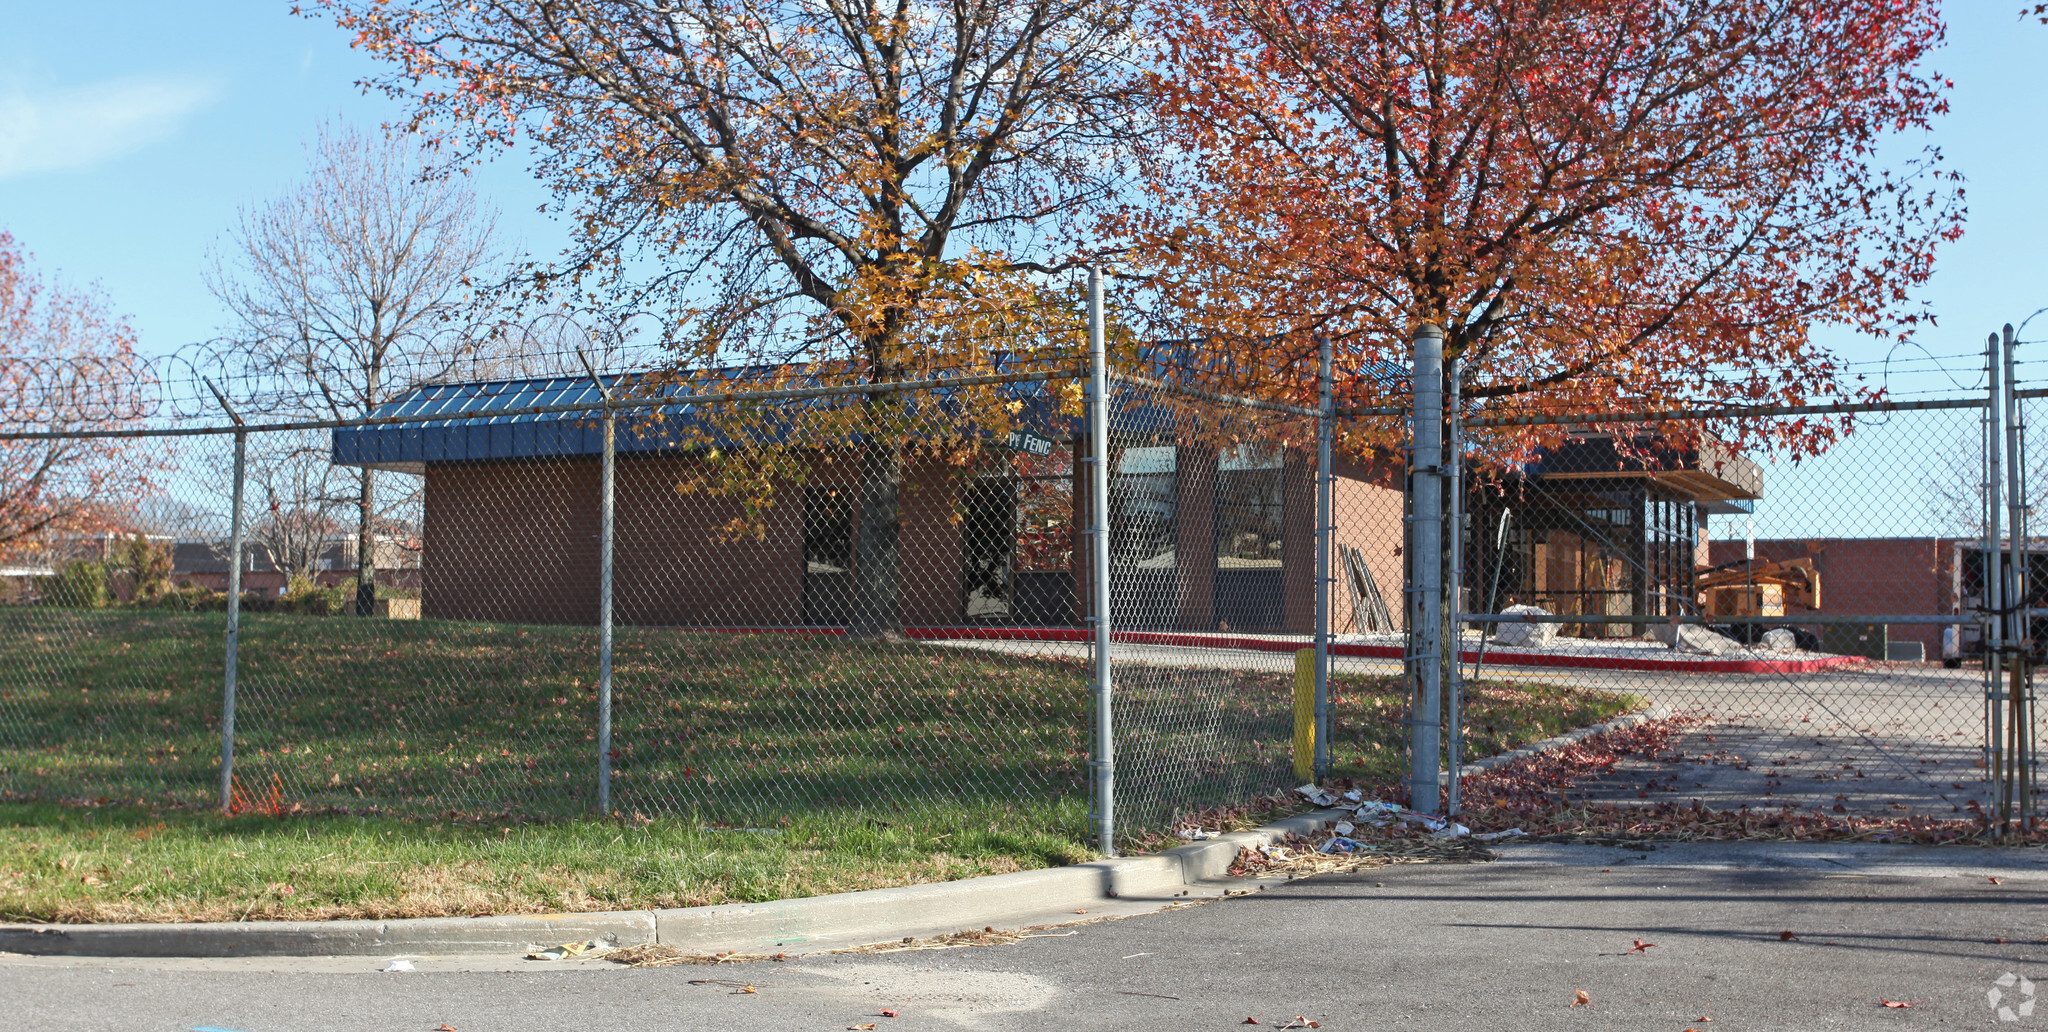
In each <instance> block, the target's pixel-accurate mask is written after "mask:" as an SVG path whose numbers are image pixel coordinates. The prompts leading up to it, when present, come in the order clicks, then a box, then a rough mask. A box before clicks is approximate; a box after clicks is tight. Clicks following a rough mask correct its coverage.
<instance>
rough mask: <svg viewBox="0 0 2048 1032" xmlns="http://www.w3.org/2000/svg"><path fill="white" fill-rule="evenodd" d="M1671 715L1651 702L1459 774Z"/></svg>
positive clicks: (1445, 776) (1502, 764)
mask: <svg viewBox="0 0 2048 1032" xmlns="http://www.w3.org/2000/svg"><path fill="white" fill-rule="evenodd" d="M1670 715H1671V707H1669V706H1666V705H1664V704H1663V703H1661V702H1658V703H1651V704H1650V705H1648V706H1645V707H1643V708H1642V709H1639V710H1637V711H1635V712H1634V713H1624V714H1622V715H1621V716H1618V717H1615V718H1614V719H1612V720H1606V721H1602V722H1600V723H1598V724H1588V725H1586V726H1585V727H1582V728H1577V729H1575V730H1571V731H1566V732H1565V733H1564V734H1561V735H1558V736H1557V737H1555V738H1546V739H1544V740H1542V741H1540V742H1530V743H1529V744H1528V745H1525V746H1523V747H1521V748H1520V749H1510V750H1508V751H1507V752H1504V753H1499V754H1497V755H1493V756H1488V757H1487V758H1485V759H1483V760H1474V761H1472V762H1471V763H1467V764H1464V765H1462V766H1460V767H1459V768H1458V773H1459V775H1461V776H1463V777H1468V778H1469V777H1473V776H1476V775H1479V774H1484V773H1486V772H1487V771H1490V770H1494V769H1497V768H1500V767H1505V766H1507V765H1508V764H1510V763H1517V762H1520V761H1522V760H1526V759H1528V758H1530V757H1532V756H1541V755H1542V754H1544V753H1547V752H1555V751H1557V750H1559V749H1562V748H1564V747H1565V746H1567V745H1574V744H1577V743H1579V742H1583V741H1585V740H1586V739H1588V738H1591V737H1593V736H1594V735H1604V734H1606V733H1607V732H1609V731H1620V730H1623V729H1624V728H1631V727H1634V726H1636V725H1637V724H1644V723H1648V722H1650V721H1652V720H1663V719H1664V718H1666V717H1669V716H1670ZM1450 780H1451V774H1450V772H1449V771H1445V772H1444V774H1443V777H1442V778H1441V779H1439V783H1441V784H1449V783H1450Z"/></svg>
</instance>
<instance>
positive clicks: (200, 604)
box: [134, 583, 228, 613]
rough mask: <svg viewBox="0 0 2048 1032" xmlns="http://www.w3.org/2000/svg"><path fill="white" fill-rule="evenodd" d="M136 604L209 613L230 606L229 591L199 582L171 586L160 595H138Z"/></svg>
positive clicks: (154, 607)
mask: <svg viewBox="0 0 2048 1032" xmlns="http://www.w3.org/2000/svg"><path fill="white" fill-rule="evenodd" d="M134 604H135V605H137V606H144V607H148V608H153V609H171V610H177V611H179V612H192V613H207V612H222V611H224V610H226V609H227V607H228V596H227V592H224V591H215V590H213V589H212V588H207V587H202V586H200V585H197V584H190V583H188V584H184V585H180V586H179V587H175V588H171V589H169V590H168V591H165V592H163V593H162V594H160V595H155V596H144V595H137V596H136V597H135V601H134Z"/></svg>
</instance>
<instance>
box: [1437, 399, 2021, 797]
mask: <svg viewBox="0 0 2048 1032" xmlns="http://www.w3.org/2000/svg"><path fill="white" fill-rule="evenodd" d="M1998 379H1999V378H1998V377H1996V376H1994V377H1993V378H1992V384H1993V387H1992V392H1991V396H1990V397H1989V398H1959V399H1953V400H1945V401H1932V402H1917V403H1896V404H1895V403H1872V404H1864V405H1840V406H1803V407H1799V408H1797V409H1787V410H1777V411H1774V410H1771V409H1760V408H1757V407H1749V408H1737V407H1729V408H1722V409H1715V410H1702V411H1698V412H1690V413H1658V414H1648V413H1643V414H1617V415H1610V416H1597V415H1581V416H1571V415H1560V416H1534V417H1522V418H1497V417H1495V418H1489V417H1488V416H1487V415H1486V414H1485V413H1484V412H1480V411H1477V410H1474V409H1471V408H1470V407H1463V408H1459V407H1455V401H1454V402H1453V405H1454V407H1453V409H1452V411H1455V412H1457V413H1458V418H1457V419H1456V421H1455V425H1454V430H1453V434H1452V438H1451V443H1450V444H1449V445H1448V449H1447V452H1446V454H1447V455H1450V456H1454V457H1455V459H1454V460H1453V459H1447V460H1446V461H1445V463H1444V465H1443V467H1442V468H1444V469H1446V470H1448V471H1449V475H1448V476H1446V477H1445V478H1444V480H1443V482H1442V483H1441V484H1440V485H1433V487H1434V489H1436V490H1439V491H1440V492H1441V493H1442V496H1443V498H1444V499H1445V501H1446V503H1447V504H1446V505H1445V509H1446V519H1447V526H1455V527H1457V528H1458V529H1457V530H1456V531H1454V532H1452V533H1453V534H1454V535H1455V537H1454V545H1453V547H1451V548H1447V549H1446V552H1447V554H1448V555H1450V556H1451V557H1452V558H1451V560H1450V562H1449V563H1447V564H1446V566H1447V567H1448V568H1447V569H1446V571H1445V572H1446V574H1447V579H1446V583H1448V584H1450V585H1453V586H1454V587H1453V589H1452V590H1450V591H1447V592H1446V600H1445V606H1446V610H1447V611H1448V610H1450V609H1451V608H1452V607H1455V611H1456V612H1457V613H1458V614H1459V615H1458V616H1457V617H1456V618H1455V622H1450V618H1447V623H1446V626H1445V629H1444V631H1443V632H1442V633H1443V634H1444V636H1445V638H1446V639H1447V640H1446V642H1445V644H1444V646H1443V647H1442V650H1441V653H1440V655H1441V656H1442V657H1444V658H1443V659H1441V661H1440V665H1438V666H1437V667H1436V669H1435V670H1430V671H1428V674H1429V675H1430V676H1437V677H1441V678H1442V680H1443V682H1444V684H1445V687H1446V691H1445V698H1446V701H1445V703H1444V704H1443V705H1444V707H1445V709H1446V711H1451V712H1454V710H1453V707H1455V706H1456V705H1457V703H1456V702H1455V701H1452V700H1456V699H1458V698H1459V697H1460V696H1461V695H1462V697H1463V698H1464V699H1467V700H1469V699H1472V698H1474V697H1475V696H1479V697H1483V696H1484V695H1485V694H1486V693H1487V692H1488V691H1494V690H1498V687H1497V686H1498V685H1500V684H1501V683H1503V682H1509V683H1515V682H1541V683H1547V684H1550V685H1554V686H1557V688H1558V689H1559V690H1563V691H1571V692H1579V693H1586V694H1589V695H1602V696H1605V697H1607V698H1608V699H1609V700H1619V701H1618V702H1613V703H1610V705H1611V706H1612V707H1613V708H1617V709H1628V710H1632V711H1634V712H1635V713H1636V714H1637V715H1639V716H1642V717H1647V718H1649V720H1650V722H1651V723H1652V724H1653V725H1658V726H1660V727H1661V729H1662V731H1663V732H1664V734H1662V735H1661V736H1659V737H1657V738H1656V739H1654V741H1655V742H1656V745H1655V746H1654V747H1652V748H1649V749H1641V750H1636V751H1633V752H1627V751H1624V752H1622V753H1619V754H1614V755H1607V756H1602V757H1599V758H1598V760H1597V762H1594V763H1592V764H1591V765H1589V766H1587V767H1585V768H1584V769H1583V770H1582V771H1580V772H1579V773H1580V776H1578V777H1576V778H1574V779H1572V783H1571V784H1569V785H1568V786H1562V787H1560V789H1559V795H1560V804H1561V805H1571V806H1584V807H1593V808H1600V807H1623V808H1627V807H1638V808H1651V809H1654V808H1657V807H1664V808H1667V809H1668V808H1674V807H1675V808H1680V809H1690V810H1693V811H1699V810H1702V809H1704V810H1707V811H1722V812H1729V811H1774V810H1775V811H1785V810H1788V809H1789V810H1791V811H1796V812H1799V813H1804V814H1812V815H1815V816H1818V817H1820V818H1821V819H1822V820H1823V821H1825V820H1827V819H1829V818H1835V817H1839V818H1841V819H1843V820H1845V821H1852V820H1868V819H1871V818H1880V819H1913V820H1932V821H1943V820H1958V821H1968V822H1990V823H1991V824H1993V825H1994V826H2002V825H2007V824H2008V822H2010V826H2012V827H2015V828H2017V827H2021V826H2027V827H2030V826H2031V815H2032V814H2033V813H2035V812H2036V809H2035V802H2036V797H2035V788H2034V784H2033V780H2032V775H2033V762H2034V761H2033V752H2032V747H2033V742H2034V741H2035V739H2036V737H2037V734H2038V728H2037V727H2036V726H2035V718H2034V714H2033V711H2032V705H2031V696H2032V690H2033V689H2032V664H2033V659H2034V657H2035V655H2036V646H2035V641H2036V638H2035V636H2034V635H2033V634H2032V633H2031V631H2030V630H2028V629H2026V628H2025V627H2024V624H2025V622H2026V621H2028V620H2030V619H2031V616H2030V614H2031V611H2032V610H2031V607H2033V606H2035V605H2037V601H2036V598H2035V592H2036V591H2037V590H2038V588H2037V587H2036V584H2037V579H2036V578H2034V577H2032V576H2030V574H2031V573H2032V569H2031V564H2032V563H2033V561H2034V560H2033V559H2032V558H2031V555H2030V546H2032V548H2033V550H2038V546H2035V545H2034V543H2033V542H2032V541H2031V540H2030V538H2029V537H2028V535H2027V532H2026V530H2025V528H2024V526H2023V521H2024V518H2025V517H2024V514H2025V513H2026V511H2027V508H2028V506H2027V505H2026V503H2025V498H2026V495H2025V484H2026V478H2025V477H2024V476H2019V475H2013V474H2015V473H2024V472H2025V465H2024V463H2025V461H2026V460H2025V459H2024V448H2023V440H2024V433H2023V430H2022V429H2021V427H2019V426H2017V425H2008V423H2009V421H2010V419H2011V415H2012V414H2013V413H2017V411H2018V404H2019V399H2015V398H2013V397H2012V396H2011V395H2001V394H2000V393H1999V389H1998ZM1453 382H1454V381H1453ZM1794 421H1797V424H1796V425H1790V424H1793V423H1794ZM1816 434H1821V435H1835V436H1837V437H1838V439H1836V440H1834V441H1833V443H1832V444H1831V445H1830V446H1829V447H1827V448H1826V449H1825V450H1823V451H1819V452H1818V453H1817V454H1814V453H1808V454H1797V453H1795V452H1794V451H1793V450H1792V449H1791V448H1790V447H1789V446H1787V444H1786V443H1784V442H1789V441H1792V440H1794V439H1796V438H1799V437H1802V436H1811V435H1816ZM1745 438H1746V439H1748V440H1751V441H1756V442H1762V443H1761V444H1760V445H1759V446H1757V447H1754V448H1752V449H1751V450H1749V451H1747V452H1745V451H1744V450H1742V449H1741V448H1738V447H1735V446H1732V445H1731V444H1730V443H1728V442H1729V441H1731V440H1741V439H1745ZM1773 442H1776V443H1775V444H1774V443H1773ZM2001 453H2004V454H2005V455H2006V456H2008V459H2010V457H2011V456H2013V455H2015V454H2017V455H2019V456H2020V458H2019V459H2018V462H2019V463H2020V465H2019V466H2017V467H2015V466H2012V465H2011V464H2010V463H2009V462H2008V464H2007V465H2006V467H2005V470H2004V472H2005V474H2006V475H2004V476H2001V474H2000V462H1999V458H1998V457H1999V455H2000V454H2001ZM1419 461H1420V460H1418V462H1419ZM1461 467H1462V468H1461ZM1418 479H1419V478H1418ZM1424 489H1425V488H1420V487H1418V490H1424ZM2001 518H2003V519H2004V520H2005V521H2006V522H2005V524H2004V525H2005V528H2006V529H2005V530H2004V531H2001V529H2000V525H2001ZM2015 522H2020V523H2021V524H2022V525H2020V526H2018V527H2015V525H2014V524H2015ZM1987 555H1991V556H2002V557H2003V558H2002V559H2001V560H2000V561H1999V562H1995V563H1992V562H1987V560H1986V556H1987ZM1987 570H1993V571H2003V580H2002V582H2001V581H1999V579H1998V578H1997V577H1996V576H1994V578H1993V579H1992V581H1991V583H1990V585H1989V587H1988V589H1987V579H1986V571H1987ZM1451 628H1455V631H1453V630H1452V629H1451ZM1417 651H1418V652H1421V653H1425V654H1426V653H1428V652H1429V651H1430V650H1427V649H1418V650H1417ZM1450 657H1456V658H1455V660H1453V659H1451V658H1450ZM1417 662H1418V665H1423V664H1427V663H1428V660H1427V659H1423V660H1418V661H1417ZM1419 676H1420V674H1419ZM1461 687H1462V688H1463V689H1464V690H1463V691H1462V692H1461V691H1460V690H1459V689H1460V688H1461ZM2015 700H2017V701H2015ZM1451 724H1452V726H1459V727H1460V728H1461V730H1462V731H1463V732H1464V733H1465V734H1467V735H1469V734H1470V733H1471V728H1470V727H1469V723H1466V724H1460V723H1459V722H1458V721H1456V720H1455V719H1454V718H1453V719H1451ZM1445 738H1446V739H1447V741H1446V747H1447V748H1453V746H1451V744H1450V742H1449V741H1448V739H1450V738H1451V736H1450V735H1448V734H1447V735H1446V736H1445ZM1469 755H1470V754H1469V753H1468V756H1469ZM1415 780H1416V779H1414V778H1411V784H1413V783H1414V781H1415ZM1451 802H1452V803H1453V804H1454V805H1455V802H1456V799H1455V797H1452V800H1451Z"/></svg>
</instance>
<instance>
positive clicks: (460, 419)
mask: <svg viewBox="0 0 2048 1032" xmlns="http://www.w3.org/2000/svg"><path fill="white" fill-rule="evenodd" d="M1150 350H1151V360H1150V361H1151V364H1152V365H1153V367H1154V369H1156V370H1158V371H1159V372H1162V373H1166V372H1168V371H1170V370H1172V369H1174V368H1175V367H1179V368H1180V369H1187V368H1189V367H1194V366H1207V365H1211V364H1214V363H1216V362H1218V361H1221V362H1224V363H1226V364H1227V363H1228V362H1229V361H1231V357H1230V356H1225V355H1218V354H1216V353H1215V352H1209V353H1207V354H1205V353H1203V352H1202V350H1201V349H1195V348H1191V347H1188V346H1187V345H1186V344H1185V343H1182V342H1176V343H1172V344H1166V345H1160V346H1157V347H1155V348H1153V349H1150ZM765 372H766V371H765V370H762V369H760V368H733V369H725V370H718V371H716V372H714V373H712V376H713V377H714V378H715V380H717V381H723V382H722V383H717V384H716V386H723V387H728V388H730V389H733V390H747V389H750V388H755V387H761V388H765V387H767V386H768V385H767V384H762V383H760V382H759V380H758V379H757V378H759V377H762V376H763V375H764V373H765ZM1356 375H1358V376H1360V377H1363V378H1365V379H1369V380H1371V381H1373V382H1374V383H1375V384H1377V385H1379V386H1380V387H1382V388H1385V389H1389V390H1398V391H1405V390H1406V389H1407V386H1408V370H1407V369H1406V368H1404V367H1402V366H1399V365H1395V364H1393V363H1390V362H1370V363H1366V364H1365V365H1364V366H1362V367H1361V368H1360V369H1359V370H1358V371H1357V374H1356ZM636 381H637V377H636V376H633V375H626V376H620V377H618V379H617V380H616V381H614V382H615V383H619V384H622V385H624V387H625V390H626V391H627V392H628V393H629V394H632V395H633V396H635V397H637V398H644V397H645V394H644V393H643V392H645V391H646V390H648V389H649V388H648V387H647V386H646V385H644V384H640V383H638V382H636ZM750 381H752V382H750ZM816 382H817V381H816V380H815V379H807V380H801V381H799V382H798V383H794V384H791V383H779V384H775V385H774V386H776V387H785V386H808V385H815V383H816ZM705 386H706V385H703V384H687V383H674V382H670V383H665V384H663V385H662V386H661V387H660V390H661V391H662V392H663V393H664V394H665V395H671V396H685V395H690V394H695V393H699V392H701V391H703V390H704V389H705ZM1002 389H1003V390H1004V391H1006V392H1008V393H1009V394H1010V395H1011V396H1012V397H1014V398H1015V399H1016V400H1018V401H1021V402H1023V403H1024V405H1025V408H1024V409H1023V411H1021V412H1019V413H1018V414H1017V416H1016V417H1015V421H1016V423H1017V425H1018V427H1019V428H1021V429H1027V430H1033V431H1035V432H1038V433H1042V434H1046V435H1048V436H1056V437H1064V436H1066V435H1068V434H1071V433H1073V432H1075V431H1076V430H1078V429H1079V426H1078V420H1074V419H1071V418H1067V417H1063V416H1060V415H1058V414H1057V411H1056V410H1055V407H1054V399H1053V398H1052V396H1051V392H1050V391H1049V390H1048V389H1047V386H1046V384H1045V383H1043V382H1027V383H1013V384H1006V385H1004V386H1003V388H1002ZM1147 393H1148V392H1146V391H1145V390H1144V389H1143V388H1138V387H1131V386H1128V385H1122V384H1119V385H1118V386H1117V387H1116V388H1114V396H1113V397H1112V405H1113V407H1114V408H1115V410H1116V415H1115V416H1114V417H1113V419H1114V428H1113V429H1114V432H1116V433H1117V434H1119V435H1134V436H1149V435H1158V434H1170V433H1172V432H1173V430H1174V427H1175V418H1176V417H1175V416H1174V414H1173V412H1172V410H1171V409H1169V408H1168V407H1164V406H1159V405H1155V404H1150V403H1148V402H1147V400H1146V397H1147ZM952 395H953V391H952V390H949V389H945V388H941V389H938V390H935V391H930V392H926V393H924V394H922V395H920V397H923V398H934V397H935V398H936V399H937V400H938V403H939V404H940V405H941V406H945V405H947V404H949V403H950V399H951V397H952ZM915 400H916V399H913V403H915ZM834 403H835V401H834V400H817V401H812V402H803V403H797V402H792V403H789V409H790V410H791V414H792V415H793V414H794V413H795V412H797V411H801V409H802V407H803V406H804V405H806V404H816V405H828V404H834ZM557 405H574V406H588V408H587V409H582V410H575V411H568V412H559V413H540V414H526V415H495V414H494V413H501V412H507V411H511V410H515V409H523V408H535V407H541V406H557ZM603 405H604V397H603V394H602V392H600V391H599V390H598V387H597V385H596V384H595V383H592V382H591V380H590V378H589V377H587V376H553V377H535V378H528V379H514V380H490V381H473V382H468V383H450V384H433V385H429V386H425V387H419V388H416V389H414V390H412V391H408V392H407V393H406V394H404V395H403V396H401V397H399V398H398V399H396V400H394V401H391V402H388V403H386V404H384V405H380V406H378V407H377V408H376V409H375V410H373V411H372V412H371V413H370V414H371V416H372V417H373V418H395V417H422V416H425V417H445V418H427V419H423V420H421V421H420V422H417V423H404V424H398V425H391V426H369V427H352V428H345V429H338V430H335V431H334V437H333V456H334V462H335V463H336V464H337V465H344V466H373V467H378V468H382V469H395V470H401V471H404V472H412V473H417V472H421V471H422V470H423V469H424V466H425V464H426V463H429V462H478V461H490V460H499V459H533V458H547V457H564V456H589V455H599V454H602V453H603V451H604V431H603V423H602V419H603ZM697 408H698V406H697V405H695V404H693V403H690V402H686V401H678V402H676V403H674V404H663V405H653V406H649V405H640V406H636V407H634V408H632V409H630V410H621V411H620V413H619V421H618V436H617V439H616V441H615V445H614V447H615V449H616V450H617V451H618V452H619V453H620V454H636V453H653V452H661V451H671V450H680V449H685V448H690V447H698V446H701V445H702V444H703V443H704V441H705V440H706V438H707V436H708V437H709V439H710V440H712V441H713V442H714V443H717V444H719V445H720V446H725V447H730V446H733V443H734V442H733V441H732V440H731V439H730V438H727V437H726V436H725V435H724V434H723V433H721V432H720V431H719V429H718V428H717V427H716V426H711V427H706V426H705V425H703V424H702V423H700V422H699V421H698V419H697ZM656 416H658V418H653V417H656ZM784 425H786V422H785V424H784ZM765 432H766V434H767V435H768V436H770V437H773V438H778V439H779V437H780V436H781V433H782V431H781V429H780V428H778V427H776V426H774V425H770V426H768V427H766V428H765Z"/></svg>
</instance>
